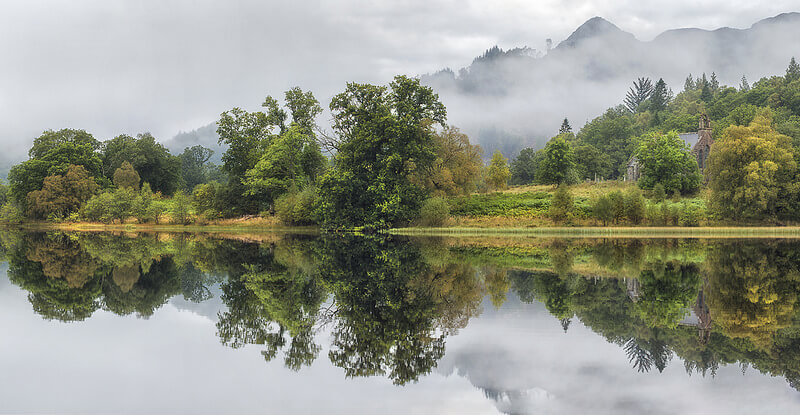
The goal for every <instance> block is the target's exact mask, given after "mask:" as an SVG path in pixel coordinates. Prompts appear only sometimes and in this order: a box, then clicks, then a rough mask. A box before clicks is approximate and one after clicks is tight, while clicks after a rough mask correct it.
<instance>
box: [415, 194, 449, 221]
mask: <svg viewBox="0 0 800 415" xmlns="http://www.w3.org/2000/svg"><path fill="white" fill-rule="evenodd" d="M448 219H450V205H448V204H447V201H446V200H444V199H443V198H441V197H432V198H429V199H426V200H425V202H423V203H422V207H420V209H419V218H418V219H417V221H418V222H419V224H420V225H422V226H442V225H444V224H445V223H447V220H448Z"/></svg>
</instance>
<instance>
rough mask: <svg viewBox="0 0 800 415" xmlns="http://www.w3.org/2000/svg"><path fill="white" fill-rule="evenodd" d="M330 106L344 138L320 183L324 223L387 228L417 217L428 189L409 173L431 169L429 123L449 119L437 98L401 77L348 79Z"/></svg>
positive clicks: (432, 144)
mask: <svg viewBox="0 0 800 415" xmlns="http://www.w3.org/2000/svg"><path fill="white" fill-rule="evenodd" d="M330 108H331V112H332V113H333V129H334V131H335V132H336V133H337V134H338V136H339V143H338V144H337V147H338V152H337V153H336V155H335V156H334V160H333V167H332V168H331V169H330V170H328V172H327V173H326V174H325V175H323V177H322V179H321V180H320V185H319V192H320V195H321V214H322V221H323V225H324V226H325V227H328V228H340V227H354V226H359V225H370V226H378V227H382V226H390V225H393V224H397V223H401V222H405V221H408V220H411V219H412V218H414V217H415V216H416V215H417V212H418V211H419V207H420V205H421V204H422V202H423V201H424V200H425V198H426V196H427V193H428V191H427V190H426V189H425V188H424V187H423V186H422V185H421V184H419V183H416V182H414V181H413V180H410V178H411V177H413V176H414V175H415V174H416V173H417V172H424V171H426V170H428V169H430V167H431V165H432V163H433V162H434V160H435V158H436V152H435V147H436V146H435V139H434V134H435V132H434V131H433V128H432V124H433V123H439V124H441V125H444V122H445V118H446V110H445V107H444V105H442V103H441V102H439V98H438V96H437V95H436V94H435V93H434V92H433V91H432V90H431V89H430V88H428V87H425V86H423V85H421V84H420V82H419V80H418V79H412V78H407V77H405V76H398V77H396V78H395V79H394V81H393V82H392V83H391V84H390V86H389V87H383V86H374V85H367V84H356V83H350V84H348V85H347V88H346V90H345V91H344V92H342V93H341V94H339V95H336V96H335V97H334V98H333V100H332V101H331V105H330Z"/></svg>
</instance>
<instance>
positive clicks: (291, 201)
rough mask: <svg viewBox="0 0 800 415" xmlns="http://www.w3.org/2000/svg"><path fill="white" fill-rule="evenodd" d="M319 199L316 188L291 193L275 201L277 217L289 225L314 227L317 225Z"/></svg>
mask: <svg viewBox="0 0 800 415" xmlns="http://www.w3.org/2000/svg"><path fill="white" fill-rule="evenodd" d="M318 207H319V197H318V195H317V190H316V189H315V188H311V187H309V188H306V189H303V190H301V191H299V192H290V193H286V194H284V195H282V196H280V197H279V198H278V199H277V200H276V201H275V215H277V216H278V219H280V220H281V222H283V223H285V224H287V225H313V224H315V223H317V208H318Z"/></svg>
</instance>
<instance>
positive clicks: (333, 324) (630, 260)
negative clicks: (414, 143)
mask: <svg viewBox="0 0 800 415" xmlns="http://www.w3.org/2000/svg"><path fill="white" fill-rule="evenodd" d="M0 260H2V264H1V265H0V327H2V329H3V334H2V336H0V413H3V414H6V413H9V414H12V413H13V414H17V413H23V414H29V413H30V414H33V413H36V414H39V413H48V414H56V413H57V414H161V413H164V414H183V413H187V414H222V413H225V414H249V413H255V414H266V413H274V414H293V413H297V414H309V413H326V414H356V413H381V414H409V413H414V414H428V413H430V414H495V413H507V414H586V413H600V414H643V413H647V414H675V413H682V414H716V413H719V414H755V413H758V414H765V413H769V414H772V413H774V414H787V413H798V412H800V392H798V389H800V305H799V304H798V294H800V240H791V239H786V240H770V239H750V240H746V239H716V240H715V239H703V240H698V239H544V238H505V239H504V238H492V237H482V238H458V239H455V238H450V239H448V238H399V237H358V236H324V237H317V236H302V235H278V234H274V235H272V234H269V235H230V236H228V237H225V236H224V235H195V234H111V233H95V234H88V233H84V234H70V233H14V232H4V233H0Z"/></svg>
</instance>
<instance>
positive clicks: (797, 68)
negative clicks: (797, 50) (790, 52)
mask: <svg viewBox="0 0 800 415" xmlns="http://www.w3.org/2000/svg"><path fill="white" fill-rule="evenodd" d="M796 79H800V65H798V64H797V61H796V60H795V59H794V56H792V60H791V61H789V67H788V68H786V80H787V81H789V82H792V81H794V80H796Z"/></svg>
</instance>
